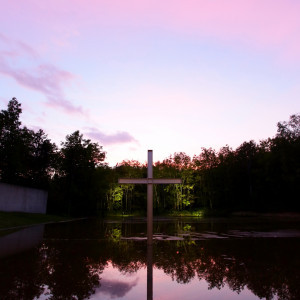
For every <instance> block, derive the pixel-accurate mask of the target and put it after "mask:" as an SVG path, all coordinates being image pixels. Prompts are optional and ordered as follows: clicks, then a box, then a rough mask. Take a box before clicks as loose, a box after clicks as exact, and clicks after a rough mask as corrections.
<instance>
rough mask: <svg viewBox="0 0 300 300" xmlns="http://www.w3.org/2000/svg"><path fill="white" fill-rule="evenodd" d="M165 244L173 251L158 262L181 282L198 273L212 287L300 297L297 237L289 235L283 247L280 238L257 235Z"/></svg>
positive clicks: (258, 293) (299, 265) (267, 295)
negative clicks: (233, 238) (269, 238)
mask: <svg viewBox="0 0 300 300" xmlns="http://www.w3.org/2000/svg"><path fill="white" fill-rule="evenodd" d="M164 245H165V246H166V247H165V250H164V252H165V253H172V255H168V256H166V255H163V254H162V255H161V256H160V257H159V258H158V259H156V261H155V265H156V267H157V268H159V269H163V270H164V272H165V273H166V274H169V275H170V276H171V277H172V279H173V280H176V281H177V282H179V283H188V282H190V281H191V280H192V279H193V278H195V277H196V276H197V277H198V279H199V280H203V279H204V280H205V281H207V283H208V284H209V288H210V289H212V288H218V289H220V288H222V287H223V286H224V285H225V284H226V285H228V286H229V287H230V289H231V290H233V291H236V292H237V293H239V292H240V291H241V290H242V289H243V288H244V287H247V288H248V289H250V290H251V291H252V292H253V293H254V294H255V295H257V296H259V297H260V298H263V297H265V298H267V299H272V298H273V297H275V296H276V295H277V296H278V298H279V299H298V298H299V295H300V289H299V287H298V283H299V279H300V278H299V277H300V276H299V267H300V263H299V258H298V253H299V252H298V251H299V245H298V247H295V240H288V239H287V240H286V241H285V244H284V247H282V241H279V240H268V241H266V240H264V241H262V240H255V239H253V240H230V241H229V240H227V241H221V242H220V241H213V240H210V241H202V242H201V243H199V242H197V243H196V245H192V244H188V243H186V244H185V245H183V244H182V245H179V244H178V243H174V242H173V243H172V242H170V243H168V242H164ZM178 245H179V247H178ZM270 249H272V250H273V251H271V252H270ZM175 253H176V254H175ZM165 257H167V259H166V258H165ZM291 261H293V262H294V264H293V265H291Z"/></svg>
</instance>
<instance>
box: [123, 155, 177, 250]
mask: <svg viewBox="0 0 300 300" xmlns="http://www.w3.org/2000/svg"><path fill="white" fill-rule="evenodd" d="M118 182H119V183H120V184H147V244H148V245H152V243H153V184H181V183H182V180H181V179H176V178H157V179H155V178H153V151H152V150H148V166H147V178H119V180H118Z"/></svg>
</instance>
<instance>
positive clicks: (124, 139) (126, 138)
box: [86, 128, 137, 145]
mask: <svg viewBox="0 0 300 300" xmlns="http://www.w3.org/2000/svg"><path fill="white" fill-rule="evenodd" d="M88 130H89V131H88V132H86V135H87V136H88V137H89V138H91V139H95V140H96V141H98V142H99V143H101V144H104V145H112V144H124V143H137V140H136V139H135V138H134V137H133V136H131V135H130V134H129V133H128V132H126V131H120V132H117V133H115V134H105V133H103V132H101V131H99V130H98V129H96V128H88Z"/></svg>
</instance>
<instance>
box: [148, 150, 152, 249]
mask: <svg viewBox="0 0 300 300" xmlns="http://www.w3.org/2000/svg"><path fill="white" fill-rule="evenodd" d="M147 179H148V184H147V243H148V244H152V241H153V183H152V179H153V152H152V150H148V169H147Z"/></svg>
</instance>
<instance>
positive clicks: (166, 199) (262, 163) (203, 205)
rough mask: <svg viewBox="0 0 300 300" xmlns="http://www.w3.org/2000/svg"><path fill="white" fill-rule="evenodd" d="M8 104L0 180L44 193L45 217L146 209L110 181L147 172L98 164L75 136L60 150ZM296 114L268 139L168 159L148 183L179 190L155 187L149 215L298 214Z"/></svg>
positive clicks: (299, 121) (142, 190) (133, 164)
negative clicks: (172, 181) (163, 181)
mask: <svg viewBox="0 0 300 300" xmlns="http://www.w3.org/2000/svg"><path fill="white" fill-rule="evenodd" d="M21 113H22V109H21V104H20V103H19V102H18V101H17V99H16V98H13V99H12V100H10V101H9V103H8V107H7V109H6V110H2V111H1V112H0V157H1V160H0V180H1V181H2V182H6V183H12V184H19V185H24V186H30V187H35V188H43V189H47V190H49V200H48V212H51V213H62V214H68V215H91V214H98V213H102V214H104V213H106V212H112V211H119V212H122V213H131V212H133V211H145V210H146V187H145V186H144V185H134V184H131V185H119V184H118V183H117V180H118V178H120V177H128V178H137V177H138V178H140V177H146V175H147V166H146V165H145V164H141V163H139V162H138V161H123V162H121V163H119V164H117V165H116V166H115V167H112V168H111V167H109V166H108V165H107V164H106V163H105V152H104V150H103V147H102V146H100V145H99V144H98V143H94V142H92V141H91V140H89V139H85V138H84V137H83V135H82V134H81V133H80V132H79V131H75V132H73V133H71V134H70V135H67V136H66V139H65V141H64V142H62V143H61V145H60V147H58V146H57V145H55V144H54V143H52V142H51V141H50V139H48V137H47V135H46V134H45V133H44V132H43V131H42V130H38V131H33V130H30V129H28V128H27V127H26V126H22V124H21V122H20V114H21ZM299 153H300V115H299V114H295V115H292V116H290V119H289V120H288V121H284V122H278V124H277V133H276V135H275V136H274V137H272V138H268V139H265V140H262V141H260V142H259V143H256V142H255V141H253V140H251V141H249V142H244V143H242V144H241V145H240V146H239V147H237V148H236V149H235V150H234V149H232V148H231V147H229V146H227V145H226V146H225V147H222V148H221V149H220V150H219V151H216V150H214V149H212V148H201V152H200V154H199V155H194V156H193V157H190V156H188V155H187V154H186V153H184V152H179V153H174V154H173V155H171V156H169V157H168V158H166V159H164V160H163V161H161V162H160V161H158V162H155V163H154V170H153V172H154V177H156V178H181V179H182V184H179V185H155V186H154V209H155V212H156V213H164V212H166V211H183V210H188V211H190V212H193V211H196V210H199V209H209V210H227V211H235V210H255V211H299V210H300V204H299V195H300V184H299V183H300V155H299Z"/></svg>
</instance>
